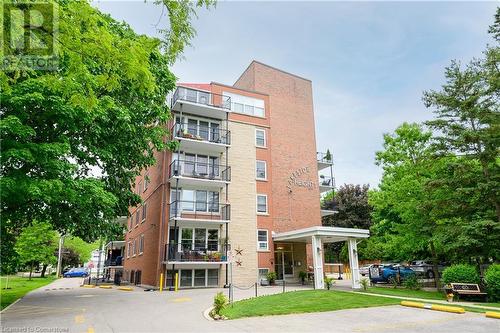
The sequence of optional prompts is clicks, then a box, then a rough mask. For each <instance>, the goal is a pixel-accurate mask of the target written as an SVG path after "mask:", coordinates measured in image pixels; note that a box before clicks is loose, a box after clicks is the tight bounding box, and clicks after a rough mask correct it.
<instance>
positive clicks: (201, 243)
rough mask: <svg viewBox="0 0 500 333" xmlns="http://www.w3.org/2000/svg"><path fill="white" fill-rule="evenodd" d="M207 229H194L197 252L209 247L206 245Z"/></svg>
mask: <svg viewBox="0 0 500 333" xmlns="http://www.w3.org/2000/svg"><path fill="white" fill-rule="evenodd" d="M206 237H207V229H198V228H196V229H194V249H195V250H205V249H206V247H207V243H206Z"/></svg>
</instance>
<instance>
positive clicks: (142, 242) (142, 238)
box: [139, 234, 144, 254]
mask: <svg viewBox="0 0 500 333" xmlns="http://www.w3.org/2000/svg"><path fill="white" fill-rule="evenodd" d="M143 252H144V234H142V235H141V237H140V238H139V254H142V253H143Z"/></svg>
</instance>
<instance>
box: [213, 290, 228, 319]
mask: <svg viewBox="0 0 500 333" xmlns="http://www.w3.org/2000/svg"><path fill="white" fill-rule="evenodd" d="M228 303H229V302H228V299H227V297H226V295H224V294H223V293H222V292H218V293H217V294H216V295H215V297H214V309H213V310H212V313H211V314H212V317H215V316H220V312H221V311H222V310H223V309H224V308H225V307H226V305H227V304H228Z"/></svg>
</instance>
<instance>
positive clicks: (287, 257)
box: [122, 61, 369, 288]
mask: <svg viewBox="0 0 500 333" xmlns="http://www.w3.org/2000/svg"><path fill="white" fill-rule="evenodd" d="M171 110H172V114H173V117H172V120H171V122H170V123H169V124H168V126H169V129H170V135H171V136H170V138H169V139H170V140H173V141H176V142H177V143H178V144H177V149H176V150H175V151H165V152H158V153H157V154H156V159H157V164H156V165H155V166H153V167H151V168H149V169H148V170H144V171H143V172H142V173H141V175H140V176H139V177H137V179H136V183H135V186H136V188H135V190H136V192H137V193H138V194H140V195H141V197H142V200H143V204H142V205H139V206H137V207H131V208H130V217H129V219H128V226H127V229H128V230H127V232H126V237H125V253H124V255H123V257H124V260H123V267H124V271H123V272H124V274H123V277H122V279H123V280H127V281H129V282H130V283H133V284H138V285H144V286H153V287H158V286H159V284H160V276H161V274H163V276H164V277H165V278H164V282H163V283H164V287H166V288H168V287H169V286H172V285H173V283H174V281H173V279H174V276H175V273H178V276H179V286H180V287H181V288H196V287H221V286H226V285H228V284H229V283H231V281H232V283H234V284H235V285H240V286H248V285H251V284H253V283H255V282H257V281H260V279H261V278H264V277H265V275H266V274H267V273H268V272H269V271H275V272H276V273H277V276H278V279H279V280H282V279H285V280H291V281H292V280H298V274H299V272H300V271H308V270H312V271H313V272H314V276H315V287H316V288H322V287H323V245H322V244H324V243H327V242H338V241H346V242H348V245H349V256H350V265H351V269H352V272H353V276H354V278H353V287H355V288H357V287H359V275H358V274H357V269H358V266H357V265H358V264H357V251H356V244H357V243H356V240H357V239H362V238H366V237H368V236H369V233H368V231H367V230H359V229H345V228H333V227H322V226H321V217H322V216H325V215H328V214H333V213H334V212H332V211H324V210H321V207H320V194H321V193H323V192H326V191H330V190H332V189H333V188H334V179H333V173H332V171H331V170H332V159H331V156H326V155H325V154H318V153H317V152H316V141H315V125H314V110H313V94H312V83H311V81H310V80H308V79H305V78H302V77H300V76H297V75H294V74H290V73H287V72H285V71H282V70H279V69H276V68H273V67H271V66H268V65H265V64H262V63H260V62H257V61H253V62H252V63H251V64H250V65H249V66H248V68H247V69H246V70H245V71H244V72H243V73H242V74H241V76H240V77H239V78H238V79H237V80H236V82H235V83H234V84H233V85H225V84H221V83H216V82H212V83H208V84H193V83H189V84H188V83H186V84H179V85H178V87H177V89H176V90H175V92H174V94H173V96H172V99H171Z"/></svg>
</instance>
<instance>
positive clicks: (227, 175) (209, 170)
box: [169, 160, 231, 181]
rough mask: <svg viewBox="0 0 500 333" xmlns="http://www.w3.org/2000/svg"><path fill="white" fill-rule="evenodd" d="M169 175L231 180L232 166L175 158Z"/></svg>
mask: <svg viewBox="0 0 500 333" xmlns="http://www.w3.org/2000/svg"><path fill="white" fill-rule="evenodd" d="M169 171H170V174H169V177H170V178H172V177H175V176H182V177H189V178H198V179H207V180H221V181H231V167H226V166H225V165H220V164H215V163H212V162H201V161H191V160H174V161H172V163H170V167H169Z"/></svg>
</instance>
